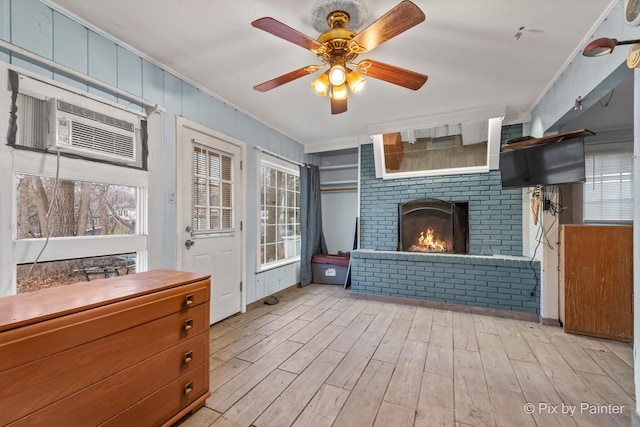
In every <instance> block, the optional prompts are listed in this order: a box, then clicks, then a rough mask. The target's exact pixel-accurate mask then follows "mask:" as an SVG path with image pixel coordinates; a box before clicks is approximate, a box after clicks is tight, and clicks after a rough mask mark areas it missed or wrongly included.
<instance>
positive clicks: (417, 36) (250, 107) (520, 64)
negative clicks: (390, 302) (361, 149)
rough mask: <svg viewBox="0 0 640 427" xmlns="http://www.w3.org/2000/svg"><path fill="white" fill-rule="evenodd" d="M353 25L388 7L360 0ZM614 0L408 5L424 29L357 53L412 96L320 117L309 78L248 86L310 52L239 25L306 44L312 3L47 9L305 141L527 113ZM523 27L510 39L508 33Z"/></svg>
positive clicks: (250, 0)
mask: <svg viewBox="0 0 640 427" xmlns="http://www.w3.org/2000/svg"><path fill="white" fill-rule="evenodd" d="M365 2H366V4H367V8H368V15H367V18H366V19H365V26H367V25H369V24H370V23H372V22H373V21H375V20H376V19H377V18H379V17H380V16H382V15H383V14H384V13H386V12H387V11H388V10H389V9H391V8H393V7H394V6H395V5H396V4H397V3H398V2H399V0H365ZM615 2H616V0H589V1H584V0H535V1H531V0H483V1H478V0H456V1H452V0H430V1H426V0H415V1H414V3H416V4H417V5H418V6H419V7H420V8H421V9H422V11H423V12H424V13H425V15H426V16H427V19H426V21H425V22H423V23H421V24H418V25H417V26H416V27H414V28H411V29H409V30H408V31H407V32H405V33H403V34H401V35H399V36H397V37H395V38H393V39H391V40H389V41H388V42H386V43H385V44H383V45H381V46H378V47H377V48H375V49H374V50H372V51H371V52H369V53H366V54H364V55H361V56H360V57H359V58H358V60H361V59H364V58H370V59H375V60H377V61H381V62H385V63H388V64H392V65H396V66H399V67H402V68H407V69H410V70H414V71H417V72H420V73H423V74H427V75H428V76H429V80H428V81H427V83H426V84H425V85H424V87H422V89H420V90H418V91H416V92H414V91H411V90H409V89H405V88H402V87H399V86H395V85H392V84H389V83H386V82H383V81H380V80H375V79H373V78H368V79H367V86H366V87H365V89H364V90H363V91H362V92H360V93H358V94H357V95H352V94H350V96H349V107H348V108H349V109H348V111H347V112H346V113H344V114H340V115H331V112H330V106H329V99H328V98H323V97H320V96H319V95H317V94H315V92H314V91H313V90H312V89H311V86H310V83H311V82H312V81H313V80H314V79H315V75H312V76H307V77H303V78H301V79H298V80H296V81H294V82H291V83H288V84H286V85H284V86H281V87H278V88H276V89H273V90H271V91H269V92H266V93H260V92H256V91H254V90H253V89H252V88H253V86H254V85H256V84H258V83H262V82H264V81H266V80H270V79H272V78H274V77H277V76H279V75H281V74H285V73H287V72H289V71H293V70H294V69H298V68H300V67H302V66H305V65H310V64H318V63H319V61H318V60H317V58H316V57H315V55H314V54H313V53H311V52H309V51H307V50H305V49H303V48H301V47H299V46H296V45H294V44H291V43H289V42H286V41H284V40H282V39H279V38H277V37H275V36H273V35H271V34H268V33H266V32H264V31H261V30H258V29H256V28H253V27H252V26H251V22H252V21H254V20H255V19H258V18H261V17H264V16H270V17H273V18H275V19H277V20H279V21H281V22H283V23H285V24H287V25H289V26H291V27H293V28H295V29H297V30H299V31H300V32H302V33H304V34H307V35H308V36H310V37H312V38H316V37H317V36H318V33H317V32H316V31H315V30H314V29H313V27H312V25H311V20H310V18H311V12H312V6H313V3H314V2H313V1H311V0H306V1H301V0H271V1H264V0H235V1H227V0H224V1H223V0H219V1H218V0H217V1H212V0H160V1H158V0H135V1H132V0H109V1H102V0H55V3H57V4H59V5H60V6H61V7H63V8H64V9H66V10H68V11H70V12H71V13H73V14H75V15H77V16H78V17H80V18H81V19H83V20H85V21H86V22H88V23H90V24H92V25H94V26H95V27H97V28H99V29H101V30H103V31H105V32H106V33H108V34H111V35H112V36H114V37H115V38H116V39H118V40H121V41H122V42H124V43H126V44H128V45H130V46H132V47H133V48H135V49H137V50H138V51H139V52H140V53H142V54H143V55H144V56H145V57H147V58H148V59H150V60H152V61H154V62H156V63H159V64H161V65H163V66H165V67H167V68H168V69H170V70H172V71H174V72H176V73H177V74H179V75H180V76H181V77H186V78H187V79H188V80H190V81H191V82H192V83H193V84H195V85H197V86H198V87H200V88H203V89H205V90H207V91H208V92H210V93H212V94H214V95H215V96H217V97H218V98H220V99H222V100H224V101H225V102H227V103H229V104H231V105H232V106H234V107H236V108H238V109H240V110H242V111H245V112H246V113H248V114H249V115H251V116H253V117H255V118H257V119H258V120H260V121H262V122H264V123H266V124H268V125H269V126H271V127H273V128H275V129H276V130H279V131H281V132H282V133H284V134H286V135H288V136H290V137H292V138H293V139H295V140H297V141H299V142H301V143H303V144H310V143H314V142H326V141H337V140H341V139H344V138H349V137H354V136H358V135H365V134H368V126H369V125H372V124H380V123H387V122H393V121H400V120H405V119H415V118H421V117H425V118H428V117H430V116H434V115H440V114H443V113H451V112H458V111H464V110H475V109H483V108H488V107H495V106H504V107H506V111H507V116H508V117H509V116H511V117H515V116H517V115H518V114H520V113H527V112H529V111H530V110H531V109H532V107H533V106H534V105H535V103H536V102H537V101H538V100H539V98H540V97H541V96H542V95H543V94H544V91H545V90H546V88H547V87H548V86H549V84H550V83H552V82H553V80H554V79H555V77H556V75H557V74H558V73H559V72H560V71H561V69H562V68H563V67H564V65H565V64H566V63H567V61H568V60H569V59H570V57H571V56H573V54H574V53H575V52H577V51H579V50H580V49H581V48H582V44H583V43H584V41H585V40H586V38H587V37H589V36H590V35H591V34H590V32H591V31H592V30H593V29H594V27H595V25H597V24H598V23H599V22H600V20H601V19H602V17H603V16H604V14H605V13H606V12H608V11H609V10H610V8H611V6H612V4H614V3H615ZM520 27H525V29H524V31H522V36H521V37H520V38H519V39H516V37H515V35H516V33H517V32H518V29H519V28H520Z"/></svg>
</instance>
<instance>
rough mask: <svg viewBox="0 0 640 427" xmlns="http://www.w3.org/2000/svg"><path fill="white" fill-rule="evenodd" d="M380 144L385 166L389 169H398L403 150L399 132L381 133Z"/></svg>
mask: <svg viewBox="0 0 640 427" xmlns="http://www.w3.org/2000/svg"><path fill="white" fill-rule="evenodd" d="M382 145H383V147H384V163H385V166H386V168H387V169H390V170H397V169H400V162H402V155H403V152H404V149H403V148H402V137H401V136H400V132H395V133H385V134H383V135H382Z"/></svg>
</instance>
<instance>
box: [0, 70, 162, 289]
mask: <svg viewBox="0 0 640 427" xmlns="http://www.w3.org/2000/svg"><path fill="white" fill-rule="evenodd" d="M0 76H1V77H3V78H6V72H5V71H4V70H0ZM19 82H20V85H19V90H20V93H19V96H18V99H17V123H16V124H17V132H18V133H17V135H16V141H15V146H11V145H9V144H0V175H1V179H0V219H1V220H2V222H3V224H11V227H10V231H9V233H8V235H7V236H4V237H5V239H3V240H2V242H0V253H2V254H4V255H3V256H2V257H0V278H1V280H0V296H4V295H11V294H14V293H16V292H28V291H33V290H37V289H42V288H46V287H51V286H59V285H64V284H68V283H71V282H75V281H86V280H88V279H94V278H97V277H105V276H111V275H122V274H128V273H133V272H135V271H145V270H146V269H147V257H148V254H147V247H148V245H147V232H148V215H147V212H148V196H147V194H148V190H147V189H148V185H149V172H148V171H147V170H146V169H145V168H144V167H143V165H142V163H144V162H143V159H145V158H146V155H145V156H143V155H140V156H137V157H136V158H137V159H138V160H139V161H140V164H138V163H136V164H135V165H133V164H129V163H127V162H125V163H126V164H121V163H120V162H113V163H108V162H103V161H92V160H87V159H86V157H87V156H89V157H93V156H94V155H95V159H94V160H100V159H102V157H100V155H99V154H96V153H94V152H91V153H89V154H87V155H86V156H84V154H83V156H84V157H85V158H81V157H79V156H76V155H70V154H71V153H67V152H65V153H59V154H58V155H56V154H54V153H52V151H51V150H50V149H48V144H49V142H50V141H51V134H50V133H49V132H51V131H53V129H50V128H49V126H47V123H48V120H49V119H48V110H47V108H48V107H49V106H51V105H52V104H51V103H50V100H52V99H58V100H61V101H65V102H68V103H70V104H72V105H74V106H77V107H81V108H83V109H86V110H82V111H84V112H87V111H89V110H90V111H91V112H93V113H95V114H97V115H96V116H95V117H102V118H104V117H109V118H118V119H121V120H125V121H127V122H130V123H135V124H136V130H138V129H137V124H141V123H142V120H143V119H144V116H143V115H142V114H140V115H138V114H136V113H133V112H131V111H129V110H124V109H122V107H121V106H118V105H116V104H112V103H110V102H108V101H103V100H100V101H97V100H96V98H94V97H93V96H92V95H87V94H85V93H84V92H82V91H75V90H71V91H68V90H65V89H61V88H59V87H56V86H54V85H52V84H49V83H47V82H45V81H43V80H41V79H32V78H30V77H26V76H19ZM9 106H10V102H7V103H5V107H2V108H0V110H2V112H3V114H5V113H6V115H7V117H8V115H9V111H8V108H9ZM74 111H75V110H74ZM83 114H84V113H83ZM100 114H102V116H100ZM3 129H5V128H3ZM4 134H6V129H5V132H4ZM136 141H140V144H138V145H137V147H136V150H139V151H138V153H142V152H143V151H144V150H143V149H142V145H143V144H142V143H141V141H142V140H141V139H136ZM9 142H10V141H9ZM74 153H75V152H74ZM128 166H133V167H128ZM8 230H9V229H8ZM36 261H37V263H36Z"/></svg>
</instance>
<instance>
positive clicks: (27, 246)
mask: <svg viewBox="0 0 640 427" xmlns="http://www.w3.org/2000/svg"><path fill="white" fill-rule="evenodd" d="M9 68H15V67H13V66H3V67H0V81H4V82H6V81H7V79H8V73H7V70H8V69H9ZM16 71H17V72H19V73H20V74H24V75H26V76H28V77H33V78H34V79H37V81H36V82H35V83H34V85H35V87H36V88H37V90H38V92H37V93H38V95H40V96H42V97H49V98H61V99H67V100H69V101H70V102H73V101H74V100H78V99H82V100H84V102H86V101H87V98H90V99H93V100H96V101H99V102H102V103H106V104H109V105H111V106H113V107H116V108H120V109H125V110H127V111H129V112H132V113H134V114H138V115H139V116H141V117H145V116H144V115H143V114H141V113H140V112H136V111H134V110H132V109H129V108H126V107H123V106H121V105H117V104H115V103H112V102H109V101H105V100H101V99H98V98H96V97H95V96H92V95H90V94H85V93H84V92H81V91H78V90H77V89H74V88H70V87H69V86H66V85H62V84H59V83H57V82H54V81H51V80H49V79H47V78H45V77H42V76H37V75H34V74H33V73H29V72H25V71H22V70H16ZM27 92H28V89H27ZM29 94H32V93H29ZM3 96H4V97H5V100H6V102H3V103H0V116H2V117H9V105H10V102H9V97H10V92H9V91H8V90H7V91H5V92H4V95H3ZM7 121H8V120H6V121H3V122H2V123H1V124H0V133H1V134H2V135H6V134H7V124H6V122H7ZM58 161H59V162H60V165H59V173H58V178H59V179H68V180H74V181H86V182H95V183H104V184H112V185H123V186H130V187H136V188H137V215H138V218H137V220H136V234H133V235H112V236H72V237H51V238H50V239H49V242H48V243H47V246H46V248H45V250H44V251H43V252H42V254H41V256H40V258H39V259H38V261H39V262H46V261H57V260H67V259H74V258H85V257H96V256H103V255H111V254H116V253H131V252H135V253H136V254H137V256H136V269H137V271H146V269H147V264H148V253H147V248H148V244H147V241H148V196H147V194H148V186H149V172H148V171H144V170H139V169H134V168H127V167H122V166H117V165H111V164H107V163H99V162H93V161H90V160H83V159H76V158H69V157H66V156H59V159H58V156H57V155H56V154H55V153H48V152H46V153H45V152H37V151H30V150H23V149H20V148H13V147H10V146H8V145H7V144H6V140H3V141H1V142H0V221H1V222H2V223H4V224H10V228H9V229H8V228H4V229H3V232H2V238H1V239H0V240H1V241H2V242H0V271H4V273H1V274H0V283H2V285H1V286H0V296H4V295H12V294H15V293H16V291H17V289H16V287H17V286H16V280H17V271H16V270H17V265H18V264H28V263H33V262H34V261H35V260H36V258H37V256H38V254H39V253H40V252H41V250H42V248H43V245H44V244H45V240H46V239H45V238H36V239H20V240H17V238H16V237H17V236H16V233H17V230H16V224H17V216H16V211H17V209H16V203H17V194H16V185H17V182H16V175H19V174H25V175H34V176H44V177H51V178H55V177H56V170H57V169H58V165H57V162H58ZM5 233H6V234H5ZM8 234H10V235H8Z"/></svg>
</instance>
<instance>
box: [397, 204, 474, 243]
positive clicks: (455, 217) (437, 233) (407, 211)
mask: <svg viewBox="0 0 640 427" xmlns="http://www.w3.org/2000/svg"><path fill="white" fill-rule="evenodd" d="M398 217H399V221H398V250H400V251H405V252H431V253H457V254H466V253H469V204H468V203H458V202H447V201H444V200H437V199H420V200H413V201H410V202H407V203H401V204H400V205H399V207H398Z"/></svg>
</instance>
